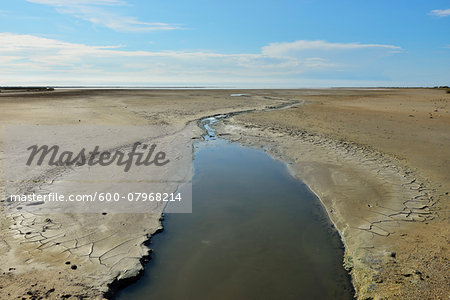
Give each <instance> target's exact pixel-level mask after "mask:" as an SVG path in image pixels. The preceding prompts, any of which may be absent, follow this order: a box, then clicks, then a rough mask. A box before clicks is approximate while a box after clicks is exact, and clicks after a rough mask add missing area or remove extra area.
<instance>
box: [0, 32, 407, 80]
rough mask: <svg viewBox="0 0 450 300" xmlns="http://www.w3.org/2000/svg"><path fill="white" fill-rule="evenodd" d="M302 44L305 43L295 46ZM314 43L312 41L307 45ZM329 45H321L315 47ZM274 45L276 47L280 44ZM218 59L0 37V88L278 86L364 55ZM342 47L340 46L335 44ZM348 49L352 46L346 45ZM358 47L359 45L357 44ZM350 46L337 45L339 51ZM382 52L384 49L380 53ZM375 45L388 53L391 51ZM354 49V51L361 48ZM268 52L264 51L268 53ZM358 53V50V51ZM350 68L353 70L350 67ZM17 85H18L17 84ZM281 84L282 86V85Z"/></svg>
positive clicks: (264, 55) (208, 54) (217, 56)
mask: <svg viewBox="0 0 450 300" xmlns="http://www.w3.org/2000/svg"><path fill="white" fill-rule="evenodd" d="M301 43H302V44H303V45H304V44H307V43H308V41H301ZM310 43H312V44H317V43H315V42H314V41H312V42H310ZM321 43H325V44H329V43H326V42H321ZM284 44H287V43H280V44H276V45H284ZM273 45H275V44H271V45H269V46H266V47H263V48H262V50H261V52H259V53H236V54H224V53H218V52H209V51H173V50H171V51H130V50H127V49H126V48H124V47H123V46H120V45H112V46H111V45H110V46H92V45H85V44H79V43H69V42H64V41H60V40H56V39H51V38H46V37H40V36H35V35H21V34H14V33H0V85H8V84H26V83H28V84H46V85H64V84H66V85H74V84H80V85H87V84H90V85H96V84H97V85H98V84H114V85H124V84H131V85H139V84H141V85H142V84H147V85H150V84H174V83H179V84H225V83H227V82H228V83H236V84H244V83H245V82H258V83H263V82H270V81H272V82H284V81H286V82H287V81H289V80H295V77H298V76H309V75H311V74H313V75H314V74H316V75H317V74H324V75H325V76H329V75H327V74H334V72H341V71H342V70H344V71H345V70H346V68H348V65H350V66H353V67H354V66H356V68H365V67H367V66H366V65H364V64H366V62H365V61H366V60H367V57H368V55H369V54H367V53H366V54H365V56H364V55H362V56H361V57H360V58H355V57H354V56H353V55H352V56H351V59H350V60H348V59H346V57H345V56H339V55H336V54H335V52H334V51H331V50H332V49H328V50H327V51H328V52H331V54H333V55H328V56H327V55H326V54H327V53H324V55H321V56H317V55H309V53H308V51H306V50H305V52H302V50H301V49H296V51H295V53H287V52H289V51H287V52H286V51H280V50H277V51H275V50H274V46H273ZM339 45H346V44H339ZM352 45H354V44H352ZM358 45H360V44H358ZM353 47H354V46H349V47H344V46H339V47H338V48H339V49H340V50H346V51H345V52H348V51H350V50H351V49H353ZM386 47H387V48H386ZM386 47H382V45H378V46H377V47H376V48H381V49H384V50H385V51H387V50H390V49H391V48H392V47H394V48H399V47H396V46H386ZM367 48H368V47H365V45H360V46H359V48H358V49H360V50H361V51H363V50H364V49H367ZM267 49H269V50H270V51H268V50H267ZM363 52H364V51H363ZM352 64H353V65H352ZM20 80H22V81H23V82H22V83H21V82H20ZM283 80H284V81H283Z"/></svg>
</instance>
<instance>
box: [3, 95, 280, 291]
mask: <svg viewBox="0 0 450 300" xmlns="http://www.w3.org/2000/svg"><path fill="white" fill-rule="evenodd" d="M230 94H231V92H230V91H221V90H214V91H203V90H176V91H173V90H73V89H71V90H55V91H45V92H14V93H2V94H0V120H1V125H2V127H3V126H4V125H74V126H79V125H81V126H83V125H101V126H127V125H132V126H139V125H156V126H161V127H162V128H168V127H169V126H172V127H171V128H174V129H172V130H175V129H182V128H185V127H186V126H187V125H189V124H192V123H195V122H196V120H198V119H201V118H202V117H204V116H208V115H213V114H221V113H229V112H232V111H241V110H253V109H264V108H266V107H267V106H270V105H278V104H280V103H283V101H281V100H267V99H264V98H263V97H257V98H253V99H245V101H243V100H244V99H242V98H240V97H231V96H230ZM106 128H107V127H106ZM196 130H197V131H196ZM176 134H177V132H176V131H173V132H168V133H167V135H166V136H163V137H161V139H162V140H160V141H159V143H170V141H171V140H172V139H173V138H175V137H176ZM201 134H202V132H201V130H200V129H199V128H197V129H194V132H193V136H198V137H200V135H201ZM79 138H80V139H81V141H80V142H83V140H84V141H85V142H86V143H89V142H90V141H92V139H93V138H92V137H91V136H89V134H86V135H85V136H83V135H82V136H81V137H79ZM122 138H125V139H127V137H116V138H114V139H111V140H110V141H109V142H108V147H114V143H116V144H118V145H120V144H121V143H122V142H123V141H121V140H122ZM142 138H145V137H144V136H143V137H142ZM164 141H165V142H164ZM4 143H5V132H4V129H3V133H2V139H1V143H0V146H1V147H0V148H1V150H2V151H1V153H0V154H1V155H0V158H1V160H0V163H1V165H2V168H1V173H0V178H1V181H0V187H1V192H2V197H1V199H2V205H1V206H0V210H1V214H0V225H1V230H0V298H25V299H34V298H40V297H43V298H55V299H56V298H58V299H60V298H66V299H79V298H89V299H101V298H103V297H105V296H106V297H108V298H110V297H112V295H113V292H114V290H115V289H117V288H118V287H120V286H122V285H123V284H126V283H129V282H130V281H132V280H135V279H136V278H138V277H139V276H140V274H141V273H142V270H143V266H142V262H143V261H145V260H146V259H147V258H148V255H149V252H150V249H149V248H148V247H147V246H146V245H145V244H146V242H147V241H148V240H149V238H150V237H151V236H152V235H153V234H155V233H156V232H157V231H159V230H161V224H160V218H161V212H162V207H161V206H155V207H154V209H153V210H152V211H151V212H148V213H128V214H118V213H88V214H75V213H58V214H56V213H52V214H33V213H29V212H24V211H23V210H17V211H13V212H11V211H10V212H7V210H6V209H5V205H7V204H6V195H5V180H6V179H7V178H5V164H4V157H5V153H4ZM189 143H190V142H189ZM109 144H112V145H109ZM181 146H182V145H181ZM79 172H80V170H79V169H77V168H74V169H65V170H64V172H59V171H58V170H55V172H46V174H42V176H38V177H30V180H28V181H27V186H26V187H25V188H26V189H27V190H38V191H39V190H40V189H41V188H42V187H43V186H44V187H45V190H46V191H47V192H52V191H53V190H55V189H56V190H57V189H61V188H64V184H63V183H64V180H65V179H66V178H71V176H72V177H73V176H77V175H78V176H79V175H80V174H77V173H79ZM124 174H125V175H126V173H124ZM167 176H170V175H169V174H168V175H167ZM56 179H57V180H56ZM124 179H126V178H124ZM61 183H62V184H61ZM80 188H81V187H80ZM101 188H102V187H101V186H100V185H99V189H101ZM146 211H148V210H146Z"/></svg>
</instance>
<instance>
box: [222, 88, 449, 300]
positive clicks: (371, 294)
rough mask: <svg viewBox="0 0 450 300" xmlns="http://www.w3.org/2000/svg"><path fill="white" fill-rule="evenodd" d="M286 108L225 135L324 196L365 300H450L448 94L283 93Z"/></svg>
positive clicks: (255, 116)
mask: <svg viewBox="0 0 450 300" xmlns="http://www.w3.org/2000/svg"><path fill="white" fill-rule="evenodd" d="M277 97H280V98H285V99H291V100H298V101H301V103H302V105H300V106H298V107H291V108H289V109H284V110H277V111H275V110H274V111H266V112H255V113H248V114H242V115H238V116H235V117H234V118H232V119H229V120H227V121H226V124H225V126H224V127H223V128H222V130H223V132H224V133H227V134H226V135H225V136H228V137H229V138H230V139H234V140H239V141H240V142H241V143H244V144H252V145H260V146H264V148H265V149H266V151H268V152H269V153H271V155H273V156H274V157H278V158H279V159H281V160H284V161H286V162H288V164H289V167H290V169H291V171H292V172H293V173H294V174H295V175H296V176H297V177H298V178H301V179H302V180H303V181H304V182H305V183H307V184H308V185H309V187H310V188H311V189H312V190H313V191H314V192H315V193H316V194H317V195H318V196H319V198H320V199H321V201H322V203H323V204H324V206H325V208H326V209H327V211H328V213H329V216H330V218H331V220H332V221H333V222H334V224H335V225H336V227H337V229H338V230H339V232H340V233H341V237H342V239H343V241H344V244H345V247H346V254H345V266H346V267H347V269H348V270H349V271H350V273H351V274H352V278H353V283H354V286H355V289H356V295H357V297H358V298H359V299H371V298H373V299H419V298H425V299H445V298H447V297H448V296H449V295H450V290H449V286H450V277H449V273H448V270H449V269H450V263H449V258H450V249H449V244H450V243H449V237H450V223H449V206H450V203H449V200H450V198H449V192H450V151H449V149H450V113H449V110H450V94H449V93H447V92H446V90H439V89H372V90H364V89H334V90H327V89H325V90H299V91H278V92H277Z"/></svg>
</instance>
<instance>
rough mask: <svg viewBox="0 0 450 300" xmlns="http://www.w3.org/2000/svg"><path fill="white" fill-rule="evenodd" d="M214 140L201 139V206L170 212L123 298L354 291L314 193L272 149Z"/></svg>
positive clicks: (196, 197) (197, 197)
mask: <svg viewBox="0 0 450 300" xmlns="http://www.w3.org/2000/svg"><path fill="white" fill-rule="evenodd" d="M210 138H211V136H210ZM212 138H213V139H212V140H209V141H206V142H202V143H199V144H197V145H196V151H195V160H194V166H195V175H194V178H193V213H192V214H168V215H166V218H165V220H164V223H163V225H164V232H162V233H160V234H157V235H156V236H154V237H153V238H152V248H153V249H154V253H153V254H152V260H151V261H150V262H149V263H148V264H147V265H146V271H145V274H144V276H143V278H141V279H140V280H139V281H138V282H137V283H135V284H133V285H131V286H129V287H127V288H126V289H124V290H122V291H120V292H119V294H118V295H117V299H352V298H353V294H352V293H353V292H352V287H351V283H350V279H349V277H348V274H347V272H346V271H345V270H344V268H343V267H342V259H343V249H342V244H341V241H340V239H339V236H338V234H337V232H336V231H334V230H333V229H332V227H331V225H330V224H329V222H328V219H327V217H326V215H325V212H324V210H323V208H322V207H321V205H320V202H319V200H318V199H317V198H316V196H315V195H314V194H313V193H312V192H311V191H310V190H309V189H308V188H307V187H306V186H305V185H304V184H303V183H301V182H299V181H297V180H295V179H294V178H292V176H291V175H290V174H289V172H288V171H287V168H286V166H285V165H284V164H282V163H281V162H278V161H276V160H274V159H272V158H271V157H270V156H268V155H267V154H265V153H264V152H262V151H260V150H256V149H251V148H245V147H242V146H240V145H238V144H232V143H227V142H225V141H223V140H220V139H218V140H217V139H216V140H215V139H214V136H212Z"/></svg>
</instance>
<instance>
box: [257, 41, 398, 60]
mask: <svg viewBox="0 0 450 300" xmlns="http://www.w3.org/2000/svg"><path fill="white" fill-rule="evenodd" d="M371 48H372V49H387V50H391V51H392V50H394V51H401V50H402V48H401V47H398V46H393V45H381V44H360V43H329V42H326V41H320V40H319V41H304V40H301V41H295V42H286V43H271V44H269V45H268V46H265V47H263V49H262V53H263V54H266V55H273V56H291V55H294V54H295V53H297V52H302V51H306V50H310V51H336V50H358V49H371Z"/></svg>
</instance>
